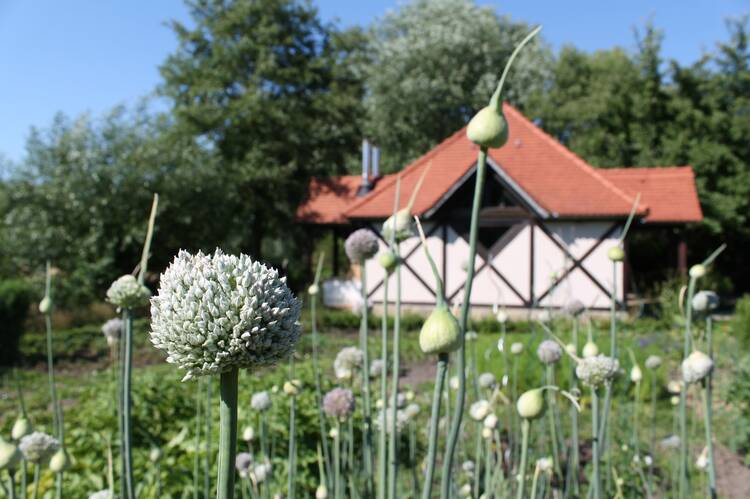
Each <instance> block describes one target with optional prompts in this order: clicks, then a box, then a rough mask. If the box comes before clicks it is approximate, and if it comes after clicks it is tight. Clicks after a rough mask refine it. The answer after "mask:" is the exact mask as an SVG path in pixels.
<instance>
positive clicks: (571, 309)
mask: <svg viewBox="0 0 750 499" xmlns="http://www.w3.org/2000/svg"><path fill="white" fill-rule="evenodd" d="M564 310H565V313H566V314H568V315H572V316H573V317H577V316H579V315H581V314H582V313H583V312H584V310H586V306H585V305H584V304H583V302H581V300H578V299H576V298H573V299H572V300H570V301H569V302H568V303H566V304H565V307H564Z"/></svg>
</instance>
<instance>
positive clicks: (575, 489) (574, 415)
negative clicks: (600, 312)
mask: <svg viewBox="0 0 750 499" xmlns="http://www.w3.org/2000/svg"><path fill="white" fill-rule="evenodd" d="M573 347H574V348H575V351H576V355H577V354H578V317H575V318H574V319H573ZM570 364H571V368H570V369H571V373H570V380H571V390H572V391H574V392H575V391H577V390H578V377H577V376H576V363H575V362H571V363H570ZM570 425H571V443H570V464H569V465H568V480H567V481H568V487H567V490H566V493H568V494H569V493H570V492H572V493H573V495H574V496H575V497H577V496H578V494H579V493H580V491H579V486H578V473H579V471H578V469H579V467H580V455H579V450H578V447H579V445H578V409H577V408H576V407H575V406H573V407H571V408H570Z"/></svg>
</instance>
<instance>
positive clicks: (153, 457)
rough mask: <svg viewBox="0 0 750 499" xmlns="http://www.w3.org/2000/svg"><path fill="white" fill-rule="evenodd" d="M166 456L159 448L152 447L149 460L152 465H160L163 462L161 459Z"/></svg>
mask: <svg viewBox="0 0 750 499" xmlns="http://www.w3.org/2000/svg"><path fill="white" fill-rule="evenodd" d="M163 456H164V452H162V450H161V449H160V448H159V447H151V450H150V451H149V453H148V459H149V460H150V461H151V462H152V463H158V462H159V461H161V458H162V457H163Z"/></svg>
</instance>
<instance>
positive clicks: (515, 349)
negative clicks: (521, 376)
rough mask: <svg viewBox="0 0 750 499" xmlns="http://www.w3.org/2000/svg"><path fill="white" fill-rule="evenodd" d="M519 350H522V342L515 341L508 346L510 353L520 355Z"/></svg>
mask: <svg viewBox="0 0 750 499" xmlns="http://www.w3.org/2000/svg"><path fill="white" fill-rule="evenodd" d="M521 352H523V343H519V342H516V343H513V344H512V345H511V346H510V353H512V354H513V355H520V354H521Z"/></svg>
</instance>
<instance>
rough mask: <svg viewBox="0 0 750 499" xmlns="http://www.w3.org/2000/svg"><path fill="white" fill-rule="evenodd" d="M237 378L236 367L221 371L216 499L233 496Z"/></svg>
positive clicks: (226, 498) (227, 498) (230, 498)
mask: <svg viewBox="0 0 750 499" xmlns="http://www.w3.org/2000/svg"><path fill="white" fill-rule="evenodd" d="M237 380H238V370H237V368H233V369H231V370H230V371H227V372H224V373H221V381H220V387H219V397H220V399H221V401H220V406H219V455H218V459H219V475H218V480H217V483H216V486H217V491H216V497H217V499H232V498H233V497H234V471H235V470H234V460H235V456H236V454H237V384H238V383H237Z"/></svg>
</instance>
